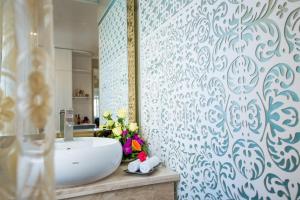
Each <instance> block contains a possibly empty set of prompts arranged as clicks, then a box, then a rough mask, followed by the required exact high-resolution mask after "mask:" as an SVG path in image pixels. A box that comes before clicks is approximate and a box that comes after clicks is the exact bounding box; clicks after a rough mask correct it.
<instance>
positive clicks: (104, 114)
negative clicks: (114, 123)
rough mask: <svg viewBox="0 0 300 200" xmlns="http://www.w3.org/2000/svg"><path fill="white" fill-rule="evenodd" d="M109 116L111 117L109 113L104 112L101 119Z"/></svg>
mask: <svg viewBox="0 0 300 200" xmlns="http://www.w3.org/2000/svg"><path fill="white" fill-rule="evenodd" d="M110 116H111V112H108V111H105V112H104V113H103V117H104V118H108V117H110Z"/></svg>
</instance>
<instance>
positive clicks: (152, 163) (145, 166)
mask: <svg viewBox="0 0 300 200" xmlns="http://www.w3.org/2000/svg"><path fill="white" fill-rule="evenodd" d="M159 162H160V161H159V159H158V157H156V156H153V157H151V158H148V159H147V160H145V161H144V162H142V163H141V164H140V171H141V172H142V173H148V172H150V170H151V169H153V168H154V167H156V166H157V165H159Z"/></svg>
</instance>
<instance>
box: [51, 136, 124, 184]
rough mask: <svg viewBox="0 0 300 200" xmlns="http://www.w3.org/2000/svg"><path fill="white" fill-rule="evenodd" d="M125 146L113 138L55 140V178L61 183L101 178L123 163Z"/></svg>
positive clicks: (88, 181) (76, 182) (75, 182)
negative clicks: (123, 147)
mask: <svg viewBox="0 0 300 200" xmlns="http://www.w3.org/2000/svg"><path fill="white" fill-rule="evenodd" d="M121 159H122V147H121V144H120V142H119V141H117V140H114V139H109V138H94V137H78V138H74V141H69V142H64V140H63V139H57V140H56V142H55V156H54V163H55V181H56V185H57V186H75V185H81V184H86V183H90V182H94V181H97V180H99V179H101V178H104V177H106V176H108V175H110V174H111V173H113V172H114V171H115V170H116V169H117V168H118V167H119V165H120V163H121Z"/></svg>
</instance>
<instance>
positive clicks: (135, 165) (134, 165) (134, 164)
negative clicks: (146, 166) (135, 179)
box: [127, 159, 141, 173]
mask: <svg viewBox="0 0 300 200" xmlns="http://www.w3.org/2000/svg"><path fill="white" fill-rule="evenodd" d="M140 164H141V161H140V160H139V159H137V160H134V161H131V162H130V163H129V164H128V167H127V169H128V171H129V172H132V173H133V172H137V171H139V169H140Z"/></svg>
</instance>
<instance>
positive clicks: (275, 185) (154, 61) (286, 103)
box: [139, 0, 300, 199]
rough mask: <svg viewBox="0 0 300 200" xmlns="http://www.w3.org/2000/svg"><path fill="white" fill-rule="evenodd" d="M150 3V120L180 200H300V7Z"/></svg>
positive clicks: (144, 117)
mask: <svg viewBox="0 0 300 200" xmlns="http://www.w3.org/2000/svg"><path fill="white" fill-rule="evenodd" d="M155 2H156V3H154V1H147V0H141V1H140V3H139V8H140V9H139V16H140V26H139V27H140V30H139V31H140V74H139V75H140V80H141V82H140V121H141V128H142V131H143V134H144V135H145V136H146V137H147V139H148V141H149V143H150V149H151V152H152V153H154V154H157V155H159V156H160V157H161V159H162V160H163V161H164V162H165V163H166V164H167V166H169V167H171V168H173V169H175V170H176V171H178V172H179V173H180V175H181V181H180V183H179V185H178V197H179V199H299V198H300V181H299V174H300V167H299V165H300V154H299V151H300V122H299V119H300V117H299V111H300V98H299V97H300V92H299V91H300V87H299V86H300V54H299V53H300V45H299V44H300V43H299V41H300V23H299V22H300V1H297V0H228V1H225V0H193V1H181V0H174V1H163V0H157V1H155Z"/></svg>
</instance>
